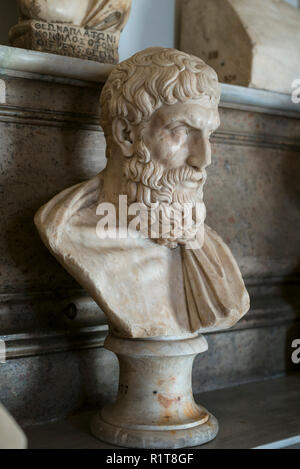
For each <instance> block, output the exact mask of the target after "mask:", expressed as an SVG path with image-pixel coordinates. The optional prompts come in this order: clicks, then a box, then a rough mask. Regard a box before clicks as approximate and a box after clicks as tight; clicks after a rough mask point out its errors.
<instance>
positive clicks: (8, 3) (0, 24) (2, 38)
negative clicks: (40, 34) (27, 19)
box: [0, 0, 18, 46]
mask: <svg viewBox="0 0 300 469" xmlns="http://www.w3.org/2000/svg"><path fill="white" fill-rule="evenodd" d="M17 22H18V9H17V2H16V1H12V0H1V15H0V45H5V46H8V45H9V40H8V32H9V30H10V28H11V27H12V26H13V25H14V24H16V23H17Z"/></svg>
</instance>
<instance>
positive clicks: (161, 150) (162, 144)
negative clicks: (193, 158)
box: [150, 134, 186, 166]
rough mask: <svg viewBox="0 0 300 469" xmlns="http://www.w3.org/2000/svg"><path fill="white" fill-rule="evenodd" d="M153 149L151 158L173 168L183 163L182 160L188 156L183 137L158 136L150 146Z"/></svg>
mask: <svg viewBox="0 0 300 469" xmlns="http://www.w3.org/2000/svg"><path fill="white" fill-rule="evenodd" d="M150 147H152V151H151V157H152V158H153V159H155V160H158V161H160V163H162V164H164V165H165V166H172V165H173V164H176V163H177V161H178V164H182V163H181V159H182V158H184V157H185V156H186V145H185V141H184V139H183V138H182V137H179V136H178V137H174V136H169V135H166V134H164V135H161V136H159V135H156V137H155V138H154V139H153V141H152V143H151V144H150Z"/></svg>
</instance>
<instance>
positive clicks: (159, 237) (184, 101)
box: [101, 47, 220, 247]
mask: <svg viewBox="0 0 300 469" xmlns="http://www.w3.org/2000/svg"><path fill="white" fill-rule="evenodd" d="M219 101H220V87H219V84H218V78H217V75H216V73H215V71H214V70H213V69H212V68H211V67H209V66H208V65H206V64H205V63H204V62H203V61H202V60H201V59H199V58H197V57H194V56H191V55H189V54H186V53H184V52H180V51H177V50H175V49H164V48H158V47H157V48H151V49H146V50H144V51H142V52H139V53H138V54H135V55H134V56H133V57H131V58H130V59H128V60H125V61H124V62H122V63H120V64H119V65H118V66H116V67H115V68H114V69H113V71H112V72H111V74H110V76H109V78H108V80H107V82H106V84H105V86H104V88H103V91H102V94H101V125H102V127H103V130H104V133H105V137H106V141H107V157H108V158H110V155H111V153H112V152H114V151H116V149H117V151H118V152H120V149H121V152H122V155H121V158H120V164H122V166H123V171H124V178H126V181H127V195H128V198H129V199H128V202H129V203H133V202H138V203H140V204H143V205H144V206H145V207H147V209H149V210H150V209H152V210H151V213H152V218H153V213H155V210H156V213H157V217H159V220H160V226H162V225H164V226H170V227H171V228H170V229H169V230H167V231H166V230H164V232H163V233H162V232H161V231H160V232H159V234H157V233H155V235H154V236H152V238H154V239H155V240H156V241H158V242H160V243H161V244H165V245H167V246H169V247H176V246H177V244H186V243H187V242H189V241H191V240H193V239H195V237H196V233H197V232H199V231H201V228H202V231H203V226H204V218H205V207H204V204H203V185H204V183H205V180H206V171H205V168H206V166H208V165H209V164H210V159H211V149H210V142H209V137H210V135H211V133H212V132H213V131H214V130H216V128H217V127H218V126H219V114H218V104H219ZM186 204H187V205H186ZM170 208H172V210H171V212H170V210H169V209H170ZM186 208H187V210H185V209H186ZM191 208H192V209H193V216H192V218H189V220H190V221H188V222H187V223H186V220H187V219H188V217H186V214H187V213H189V212H190V210H191ZM170 213H171V215H170ZM183 214H185V215H184V216H182V215H183ZM170 216H171V217H172V222H171V223H170V219H169V217H170ZM154 218H155V217H154ZM168 223H169V225H168ZM180 229H181V232H180ZM152 234H153V232H152ZM198 238H199V237H198ZM200 238H201V236H200ZM202 238H203V236H202Z"/></svg>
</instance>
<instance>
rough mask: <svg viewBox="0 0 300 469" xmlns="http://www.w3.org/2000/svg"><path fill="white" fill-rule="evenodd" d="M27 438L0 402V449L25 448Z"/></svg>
mask: <svg viewBox="0 0 300 469" xmlns="http://www.w3.org/2000/svg"><path fill="white" fill-rule="evenodd" d="M25 448H27V438H26V436H25V435H24V433H23V430H21V428H20V427H19V425H18V424H17V423H16V422H15V420H14V419H13V418H12V416H11V415H10V414H9V413H8V412H7V410H6V409H5V408H4V407H3V406H2V405H1V404H0V449H25Z"/></svg>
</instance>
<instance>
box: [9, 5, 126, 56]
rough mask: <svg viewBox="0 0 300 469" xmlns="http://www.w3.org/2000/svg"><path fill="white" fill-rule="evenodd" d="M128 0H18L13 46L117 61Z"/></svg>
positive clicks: (12, 37)
mask: <svg viewBox="0 0 300 469" xmlns="http://www.w3.org/2000/svg"><path fill="white" fill-rule="evenodd" d="M130 7H131V0H50V1H46V0H37V1H32V0H18V8H19V23H18V24H17V25H16V26H14V27H13V28H12V29H11V31H10V41H11V44H12V45H13V46H15V47H21V48H25V49H33V50H38V51H42V52H51V53H54V54H60V55H68V56H71V57H78V58H82V59H90V60H95V61H98V62H107V63H117V62H118V60H119V56H118V45H119V39H120V32H121V31H122V30H123V28H124V27H125V25H126V22H127V20H128V16H129V13H130Z"/></svg>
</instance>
